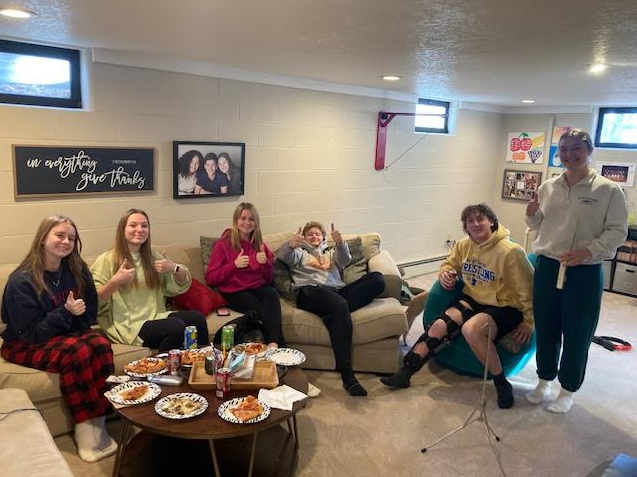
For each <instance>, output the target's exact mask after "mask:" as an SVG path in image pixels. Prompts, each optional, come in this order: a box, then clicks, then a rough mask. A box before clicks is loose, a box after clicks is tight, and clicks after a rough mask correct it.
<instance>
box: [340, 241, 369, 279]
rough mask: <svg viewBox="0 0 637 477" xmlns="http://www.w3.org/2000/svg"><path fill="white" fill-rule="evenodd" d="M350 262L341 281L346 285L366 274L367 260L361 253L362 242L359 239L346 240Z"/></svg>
mask: <svg viewBox="0 0 637 477" xmlns="http://www.w3.org/2000/svg"><path fill="white" fill-rule="evenodd" d="M346 242H347V245H348V246H349V253H350V255H351V256H352V260H351V261H350V262H349V265H348V266H347V267H345V269H344V270H343V281H344V282H345V284H346V285H349V284H350V283H352V282H355V281H356V280H358V279H359V278H361V277H362V276H363V275H365V274H366V273H367V260H366V259H365V254H364V253H363V241H362V240H361V238H360V237H356V238H353V239H350V240H347V241H346Z"/></svg>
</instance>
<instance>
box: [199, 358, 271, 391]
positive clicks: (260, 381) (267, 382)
mask: <svg viewBox="0 0 637 477" xmlns="http://www.w3.org/2000/svg"><path fill="white" fill-rule="evenodd" d="M188 384H189V385H190V387H191V388H193V389H217V382H216V375H210V374H206V370H205V368H204V363H202V362H201V361H195V362H194V363H193V366H192V369H191V371H190V377H189V378H188ZM278 385H279V377H278V376H277V372H276V364H275V363H273V362H272V361H257V362H256V363H255V364H254V373H253V374H252V378H251V379H234V378H231V379H230V389H231V390H244V389H261V388H265V389H272V388H276V387H277V386H278Z"/></svg>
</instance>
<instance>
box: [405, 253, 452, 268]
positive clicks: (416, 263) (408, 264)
mask: <svg viewBox="0 0 637 477" xmlns="http://www.w3.org/2000/svg"><path fill="white" fill-rule="evenodd" d="M447 257H448V255H441V256H440V257H430V258H423V259H421V260H414V261H413V262H405V263H398V264H397V265H398V268H408V267H417V266H419V265H426V264H428V263H433V262H440V261H442V260H444V259H445V258H447Z"/></svg>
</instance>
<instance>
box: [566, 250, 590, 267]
mask: <svg viewBox="0 0 637 477" xmlns="http://www.w3.org/2000/svg"><path fill="white" fill-rule="evenodd" d="M591 258H593V254H592V253H591V252H590V250H589V249H587V248H579V249H577V250H571V251H570V252H564V253H563V254H562V255H560V262H563V263H565V264H566V265H567V266H568V267H574V266H575V265H581V264H582V263H585V262H588V261H589V260H590V259H591Z"/></svg>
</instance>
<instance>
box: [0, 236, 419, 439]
mask: <svg viewBox="0 0 637 477" xmlns="http://www.w3.org/2000/svg"><path fill="white" fill-rule="evenodd" d="M291 235H292V232H283V233H278V234H271V235H265V236H264V240H265V241H266V243H267V244H268V245H269V246H270V248H271V249H272V250H273V251H276V250H278V248H279V247H280V246H281V245H283V243H284V242H285V241H287V240H289V238H290V236H291ZM343 237H344V239H346V240H347V239H351V238H354V237H356V236H352V235H344V236H343ZM360 237H361V242H362V248H363V253H364V256H365V259H366V260H367V261H368V270H369V271H379V272H381V273H383V275H384V276H385V283H386V287H385V292H384V293H383V295H382V298H378V299H376V300H374V301H373V302H372V303H370V304H369V305H367V306H366V307H364V308H361V309H360V310H357V311H356V312H354V313H353V314H352V321H353V324H354V334H353V349H352V360H353V367H354V370H355V371H362V372H376V373H393V372H395V371H396V369H397V365H398V361H397V360H398V358H397V349H398V346H399V337H400V335H402V334H404V333H406V332H407V330H408V328H407V319H406V317H405V314H404V312H403V308H402V306H401V305H400V303H399V302H398V298H399V296H400V288H401V285H402V280H401V278H400V273H399V271H398V267H397V266H396V263H395V262H394V260H393V259H392V257H391V256H390V255H389V253H388V252H387V251H385V250H381V249H380V236H379V235H378V234H374V233H370V234H364V235H361V236H360ZM156 248H157V249H158V250H162V251H164V250H165V251H166V253H167V254H168V256H169V257H170V258H171V259H172V260H173V261H175V262H177V263H183V264H185V265H187V266H188V268H189V269H190V271H191V273H192V276H193V277H194V278H196V279H198V280H199V281H201V282H203V283H205V279H204V264H203V258H202V253H201V249H200V247H193V246H182V245H176V244H173V245H165V246H164V245H157V246H156ZM87 261H88V262H89V263H90V261H91V258H87ZM16 266H17V264H12V265H0V293H2V292H3V291H4V286H5V283H6V280H7V278H8V276H9V274H10V273H11V272H12V271H13V270H14V269H15V268H16ZM0 298H1V295H0ZM281 305H282V306H281V308H282V322H283V333H284V336H285V338H286V340H287V343H288V346H290V347H292V348H296V349H299V350H301V351H303V352H304V353H305V355H306V356H307V361H306V362H305V363H304V364H303V367H305V368H308V369H326V370H331V369H334V355H333V353H332V348H331V345H330V340H329V334H328V332H327V329H326V328H325V327H324V326H323V323H322V321H321V319H320V318H319V317H318V316H316V315H313V314H311V313H308V312H305V311H302V310H299V309H297V308H296V307H295V305H294V303H292V302H290V301H287V300H282V304H281ZM239 315H240V314H239V313H237V312H234V311H233V312H232V314H231V316H230V317H219V316H217V315H216V314H215V313H212V314H210V315H209V316H208V330H209V333H210V337H211V338H212V336H214V333H215V332H216V331H217V330H218V329H219V328H220V327H221V326H222V325H223V324H224V323H226V322H227V321H229V320H230V319H232V318H234V317H237V316H239ZM3 328H4V325H3V324H0V331H2V329H3ZM0 343H1V339H0ZM113 353H114V356H115V371H116V373H121V372H122V370H123V367H124V365H125V364H126V363H129V362H131V361H133V360H135V359H139V358H141V357H143V356H148V355H149V354H151V350H150V349H148V348H144V347H139V346H127V345H119V344H114V345H113ZM3 388H18V389H23V390H25V391H26V392H27V393H28V395H29V397H30V399H31V400H32V401H33V403H34V404H35V405H36V407H37V408H38V409H39V410H40V412H41V413H42V416H43V418H44V420H45V421H46V423H47V425H48V426H49V429H50V431H51V434H53V435H54V436H57V435H60V434H64V433H66V432H69V431H71V430H72V429H73V423H72V420H71V417H70V415H69V414H68V411H67V409H66V405H65V404H64V401H63V399H62V396H61V394H60V389H59V378H58V375H57V374H51V373H46V372H43V371H38V370H34V369H31V368H27V367H24V366H19V365H16V364H13V363H8V362H6V361H5V360H4V359H2V357H0V389H3Z"/></svg>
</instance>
